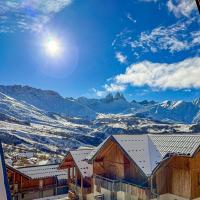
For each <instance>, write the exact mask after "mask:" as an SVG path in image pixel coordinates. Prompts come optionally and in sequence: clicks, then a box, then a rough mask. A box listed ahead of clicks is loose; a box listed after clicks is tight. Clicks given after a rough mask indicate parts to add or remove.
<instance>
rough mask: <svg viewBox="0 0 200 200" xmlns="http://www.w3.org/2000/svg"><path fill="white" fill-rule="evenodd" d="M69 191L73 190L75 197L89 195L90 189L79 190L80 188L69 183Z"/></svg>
mask: <svg viewBox="0 0 200 200" xmlns="http://www.w3.org/2000/svg"><path fill="white" fill-rule="evenodd" d="M69 189H70V190H73V191H74V192H75V193H76V194H77V195H81V194H90V193H91V187H83V188H82V190H81V186H80V185H76V184H74V183H69Z"/></svg>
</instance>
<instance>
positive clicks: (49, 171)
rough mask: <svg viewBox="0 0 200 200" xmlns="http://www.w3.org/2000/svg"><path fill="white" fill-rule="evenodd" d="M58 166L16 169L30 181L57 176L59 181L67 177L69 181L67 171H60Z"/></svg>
mask: <svg viewBox="0 0 200 200" xmlns="http://www.w3.org/2000/svg"><path fill="white" fill-rule="evenodd" d="M58 166H59V165H58V164H53V165H40V166H31V167H20V168H14V169H15V170H16V171H18V172H19V173H21V174H22V175H24V176H26V177H27V178H30V179H40V178H50V177H54V176H56V177H57V178H58V179H60V178H63V177H66V179H67V171H66V170H61V169H58Z"/></svg>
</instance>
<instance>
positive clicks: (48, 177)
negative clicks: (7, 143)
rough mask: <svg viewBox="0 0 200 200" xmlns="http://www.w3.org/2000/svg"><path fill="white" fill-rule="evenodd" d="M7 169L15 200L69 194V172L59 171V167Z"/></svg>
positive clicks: (41, 166)
mask: <svg viewBox="0 0 200 200" xmlns="http://www.w3.org/2000/svg"><path fill="white" fill-rule="evenodd" d="M6 167H7V174H8V181H9V185H10V190H11V193H12V198H13V199H14V200H32V199H37V198H43V197H49V196H54V195H59V194H64V193H67V183H66V182H67V172H66V171H65V170H58V165H40V166H31V167H21V168H14V167H12V166H10V165H7V166H6Z"/></svg>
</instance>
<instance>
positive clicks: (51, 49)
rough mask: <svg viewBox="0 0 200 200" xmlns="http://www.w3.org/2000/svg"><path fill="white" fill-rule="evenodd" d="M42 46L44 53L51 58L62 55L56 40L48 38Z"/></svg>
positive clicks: (58, 42)
mask: <svg viewBox="0 0 200 200" xmlns="http://www.w3.org/2000/svg"><path fill="white" fill-rule="evenodd" d="M44 46H45V51H46V53H47V54H48V55H49V56H51V57H58V56H60V55H61V53H62V47H61V44H60V41H59V40H58V39H57V38H53V37H49V38H48V39H47V40H46V41H45V45H44Z"/></svg>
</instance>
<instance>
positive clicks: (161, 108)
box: [0, 85, 200, 124]
mask: <svg viewBox="0 0 200 200" xmlns="http://www.w3.org/2000/svg"><path fill="white" fill-rule="evenodd" d="M0 92H2V93H3V94H6V95H8V96H11V97H13V98H15V99H16V100H19V101H23V102H26V103H28V104H31V105H33V106H35V107H37V108H39V109H41V110H44V111H46V112H50V113H57V114H59V115H62V116H65V117H81V118H85V119H88V120H94V119H95V118H96V116H97V115H98V114H99V113H102V114H134V115H136V116H140V117H145V118H149V119H154V120H160V121H164V122H166V121H169V122H170V121H171V122H177V123H186V124H191V123H199V122H200V98H198V99H195V100H193V101H191V102H187V101H183V100H179V101H163V102H155V101H148V100H144V101H141V102H137V101H135V100H132V101H127V99H126V98H125V97H124V95H123V94H121V93H119V92H117V93H116V94H115V95H113V94H111V93H109V94H107V96H105V97H104V98H100V99H95V98H93V99H91V98H87V97H79V98H72V97H62V96H61V95H60V94H59V93H57V92H55V91H53V90H42V89H36V88H33V87H30V86H21V85H13V86H12V85H11V86H4V85H0Z"/></svg>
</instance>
